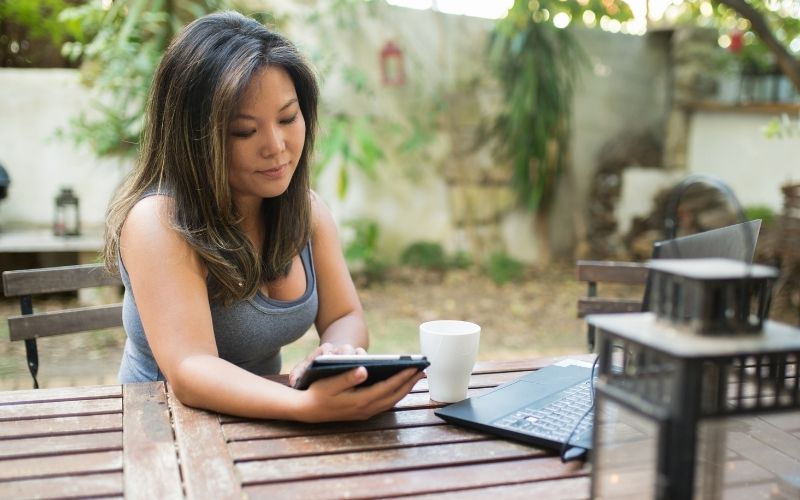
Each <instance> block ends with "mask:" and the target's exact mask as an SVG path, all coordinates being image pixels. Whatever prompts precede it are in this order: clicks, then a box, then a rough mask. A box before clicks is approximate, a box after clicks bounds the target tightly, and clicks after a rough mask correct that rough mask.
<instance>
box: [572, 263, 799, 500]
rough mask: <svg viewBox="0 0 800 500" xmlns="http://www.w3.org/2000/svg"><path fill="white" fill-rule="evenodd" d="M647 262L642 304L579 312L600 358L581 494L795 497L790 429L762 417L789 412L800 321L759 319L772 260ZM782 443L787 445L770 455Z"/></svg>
mask: <svg viewBox="0 0 800 500" xmlns="http://www.w3.org/2000/svg"><path fill="white" fill-rule="evenodd" d="M650 268H651V271H650V272H651V275H653V278H654V288H653V294H654V295H653V297H652V298H653V300H652V301H651V302H652V307H653V311H654V312H653V313H637V314H613V315H611V314H610V315H602V316H590V317H589V318H588V321H589V323H591V324H592V325H594V326H595V327H596V328H597V331H598V332H599V336H598V355H599V367H600V368H599V370H600V371H599V376H598V380H597V386H596V403H597V408H596V409H595V417H594V418H595V425H594V436H593V439H594V445H593V458H592V460H593V465H592V497H593V498H615V499H616V498H637V499H641V498H656V499H689V498H703V499H705V498H711V499H717V498H723V497H729V496H730V495H734V496H736V495H737V494H738V495H740V496H744V497H747V498H800V437H798V436H797V435H796V434H794V433H796V432H797V431H796V430H786V429H782V428H781V427H780V426H774V425H771V424H769V423H768V422H767V421H765V420H764V418H766V417H767V416H774V415H775V414H778V413H784V414H785V415H786V416H787V417H788V420H791V421H794V422H800V369H799V367H800V329H797V328H794V327H791V326H788V325H784V324H781V323H776V322H773V321H768V320H766V319H765V318H766V316H767V312H768V310H769V297H770V293H771V287H772V284H773V283H774V280H775V279H776V277H777V275H778V272H777V270H776V269H774V268H770V267H766V266H760V265H749V264H745V263H743V262H738V261H732V260H726V259H696V260H692V259H686V260H663V261H653V262H651V263H650ZM788 420H787V419H786V418H784V421H788ZM798 428H800V425H799V426H798ZM765 429H767V430H765ZM765 433H766V434H769V436H768V437H767V438H765V437H764V434H765ZM781 449H783V450H784V451H787V450H791V449H794V450H795V451H794V452H791V451H789V452H788V453H789V455H788V456H785V459H786V460H785V461H784V462H781V461H780V460H777V459H776V458H775V457H776V456H778V455H781V453H782V452H781V451H780V450H781Z"/></svg>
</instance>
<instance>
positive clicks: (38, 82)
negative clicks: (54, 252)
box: [0, 69, 126, 231]
mask: <svg viewBox="0 0 800 500" xmlns="http://www.w3.org/2000/svg"><path fill="white" fill-rule="evenodd" d="M88 103H89V99H88V93H87V92H86V89H85V88H83V87H82V86H81V85H80V83H79V80H78V73H77V72H76V71H74V70H67V69H2V70H0V163H2V164H3V166H4V167H5V168H6V171H7V172H8V174H9V177H10V178H11V185H10V187H9V192H8V197H7V198H6V199H5V200H2V201H0V227H2V228H4V229H11V228H14V227H30V226H50V225H51V224H52V221H53V207H54V198H55V196H56V194H57V193H58V191H59V188H60V187H61V186H71V187H73V188H74V191H75V193H76V194H77V196H78V198H79V199H80V211H81V220H82V223H83V226H84V228H85V229H86V230H87V231H92V230H93V229H94V230H99V228H100V227H101V226H102V225H103V223H104V221H105V210H106V206H107V204H108V200H109V199H110V196H111V193H112V192H113V190H114V188H115V187H116V186H117V184H118V183H119V182H120V180H121V175H122V173H123V172H124V170H125V168H126V166H125V165H123V164H122V163H121V162H120V161H118V160H108V159H98V158H96V157H95V156H94V155H93V154H92V152H91V151H90V150H89V149H88V148H78V147H76V146H75V145H74V144H73V143H72V142H71V141H69V140H60V139H58V138H56V137H55V134H56V131H57V130H58V129H59V128H61V127H66V126H67V124H68V122H69V119H70V118H71V117H73V116H75V115H77V114H78V113H79V112H80V111H82V110H86V109H87V108H88Z"/></svg>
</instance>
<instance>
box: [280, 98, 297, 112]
mask: <svg viewBox="0 0 800 500" xmlns="http://www.w3.org/2000/svg"><path fill="white" fill-rule="evenodd" d="M296 102H297V97H292V98H291V99H289V100H288V101H286V104H284V105H283V106H282V107H281V109H280V111H283V110H284V109H286V108H288V107H289V106H291V105H292V104H294V103H296Z"/></svg>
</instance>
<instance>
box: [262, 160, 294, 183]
mask: <svg viewBox="0 0 800 500" xmlns="http://www.w3.org/2000/svg"><path fill="white" fill-rule="evenodd" d="M288 167H289V164H288V163H284V164H283V165H278V166H277V167H274V168H269V169H266V170H257V171H256V173H257V174H259V175H263V176H265V177H270V178H274V179H277V178H280V177H283V175H284V174H285V173H286V169H287V168H288Z"/></svg>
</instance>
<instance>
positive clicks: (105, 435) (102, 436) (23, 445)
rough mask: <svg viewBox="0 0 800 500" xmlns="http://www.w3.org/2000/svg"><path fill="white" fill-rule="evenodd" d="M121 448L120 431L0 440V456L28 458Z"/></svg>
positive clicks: (5, 457)
mask: <svg viewBox="0 0 800 500" xmlns="http://www.w3.org/2000/svg"><path fill="white" fill-rule="evenodd" d="M121 449H122V432H119V431H111V432H95V433H90V434H69V435H65V436H55V437H51V436H46V437H37V438H24V439H5V440H3V441H0V457H2V458H4V459H9V458H29V457H43V456H47V455H64V454H70V453H84V452H89V451H113V450H121Z"/></svg>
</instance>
